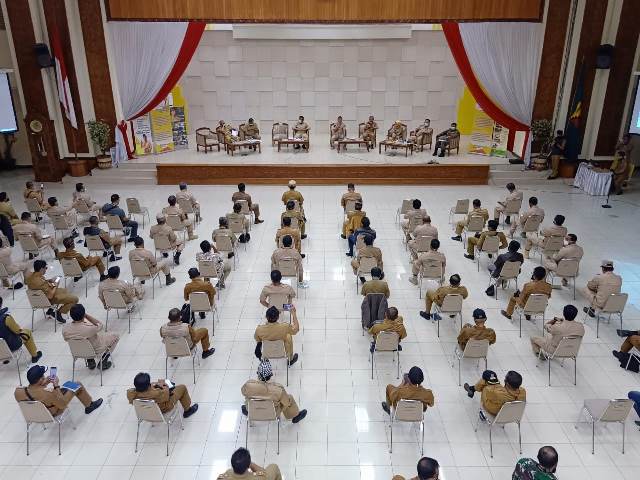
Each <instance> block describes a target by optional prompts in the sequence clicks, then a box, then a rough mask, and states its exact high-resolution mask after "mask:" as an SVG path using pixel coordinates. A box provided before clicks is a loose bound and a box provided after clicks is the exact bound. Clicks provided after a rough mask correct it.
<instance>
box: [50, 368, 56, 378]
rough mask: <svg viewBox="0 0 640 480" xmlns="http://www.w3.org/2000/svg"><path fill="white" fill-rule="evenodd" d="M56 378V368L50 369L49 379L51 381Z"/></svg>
mask: <svg viewBox="0 0 640 480" xmlns="http://www.w3.org/2000/svg"><path fill="white" fill-rule="evenodd" d="M57 376H58V367H51V368H50V369H49V378H51V379H53V378H56V377H57Z"/></svg>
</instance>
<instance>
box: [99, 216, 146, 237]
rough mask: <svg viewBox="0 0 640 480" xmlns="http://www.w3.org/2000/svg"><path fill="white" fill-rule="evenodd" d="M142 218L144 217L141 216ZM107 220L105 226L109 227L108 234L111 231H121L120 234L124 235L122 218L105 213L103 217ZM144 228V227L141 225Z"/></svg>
mask: <svg viewBox="0 0 640 480" xmlns="http://www.w3.org/2000/svg"><path fill="white" fill-rule="evenodd" d="M143 218H144V217H143ZM104 219H105V221H106V222H107V228H108V229H109V235H111V232H121V233H120V234H121V235H122V236H124V225H123V224H122V220H120V217H119V216H117V215H106V216H105V217H104ZM142 228H144V227H142Z"/></svg>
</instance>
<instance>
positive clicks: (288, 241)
mask: <svg viewBox="0 0 640 480" xmlns="http://www.w3.org/2000/svg"><path fill="white" fill-rule="evenodd" d="M292 243H293V240H292V239H291V235H285V236H284V237H283V238H282V246H283V247H290V246H291V244H292Z"/></svg>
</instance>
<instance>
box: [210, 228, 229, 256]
mask: <svg viewBox="0 0 640 480" xmlns="http://www.w3.org/2000/svg"><path fill="white" fill-rule="evenodd" d="M213 241H214V243H215V244H216V248H217V249H218V250H220V251H221V252H231V251H233V242H232V241H231V234H230V233H229V234H223V233H217V234H216V235H215V237H214V238H213Z"/></svg>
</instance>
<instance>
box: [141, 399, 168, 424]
mask: <svg viewBox="0 0 640 480" xmlns="http://www.w3.org/2000/svg"><path fill="white" fill-rule="evenodd" d="M133 408H134V410H135V411H136V417H138V420H139V421H141V422H151V423H166V420H165V418H164V415H162V411H161V410H160V406H159V405H158V404H157V403H156V402H155V401H154V400H142V399H140V398H136V399H135V400H134V401H133Z"/></svg>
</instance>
